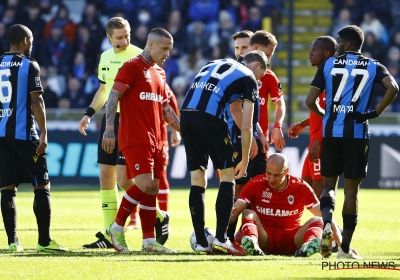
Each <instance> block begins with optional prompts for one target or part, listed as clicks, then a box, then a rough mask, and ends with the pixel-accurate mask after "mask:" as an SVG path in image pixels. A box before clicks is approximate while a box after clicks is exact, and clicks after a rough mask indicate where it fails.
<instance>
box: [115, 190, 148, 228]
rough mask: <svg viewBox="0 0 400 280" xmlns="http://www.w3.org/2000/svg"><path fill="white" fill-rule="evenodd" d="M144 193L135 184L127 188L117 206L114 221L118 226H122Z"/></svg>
mask: <svg viewBox="0 0 400 280" xmlns="http://www.w3.org/2000/svg"><path fill="white" fill-rule="evenodd" d="M145 195H146V194H145V193H144V192H142V191H141V190H140V189H139V188H138V187H137V186H136V185H133V186H132V187H131V188H130V189H129V190H127V191H126V192H125V194H124V196H123V198H122V201H121V205H120V206H119V209H118V212H117V216H116V218H115V223H116V224H118V225H120V226H124V225H125V222H126V219H127V218H128V217H129V215H130V214H131V213H132V210H133V208H135V207H136V206H137V205H138V204H139V201H140V200H141V199H142V198H143V197H144V196H145Z"/></svg>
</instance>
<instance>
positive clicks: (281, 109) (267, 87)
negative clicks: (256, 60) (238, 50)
mask: <svg viewBox="0 0 400 280" xmlns="http://www.w3.org/2000/svg"><path fill="white" fill-rule="evenodd" d="M277 45H278V41H277V40H276V38H275V36H274V35H273V34H271V33H269V32H267V31H265V30H258V31H257V32H255V33H254V34H253V35H252V36H251V38H250V48H249V49H248V51H252V50H259V51H262V52H264V53H265V55H266V56H267V58H268V61H270V60H271V57H272V56H273V55H274V52H275V48H276V46H277ZM260 81H261V88H260V89H259V95H260V118H259V123H260V126H261V129H262V130H263V132H264V135H265V137H266V138H267V139H270V138H269V120H268V96H269V97H270V98H271V100H272V102H274V104H275V123H274V126H273V129H272V132H271V140H270V142H269V144H274V145H275V148H276V149H277V150H282V149H283V148H284V147H285V145H286V143H285V138H284V137H283V133H282V123H283V119H284V118H285V112H286V105H285V100H284V98H283V92H282V86H281V83H280V82H279V80H278V78H277V77H276V75H275V73H274V72H273V71H272V70H270V69H267V72H266V73H265V75H264V76H263V77H261V79H260ZM266 157H267V158H268V150H266Z"/></svg>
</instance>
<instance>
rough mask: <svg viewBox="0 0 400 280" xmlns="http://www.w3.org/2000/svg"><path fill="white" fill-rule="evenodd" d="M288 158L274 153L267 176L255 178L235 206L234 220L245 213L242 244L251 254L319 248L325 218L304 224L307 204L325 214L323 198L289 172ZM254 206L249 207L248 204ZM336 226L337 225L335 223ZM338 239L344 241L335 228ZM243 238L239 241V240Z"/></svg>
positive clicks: (308, 252)
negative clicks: (320, 206)
mask: <svg viewBox="0 0 400 280" xmlns="http://www.w3.org/2000/svg"><path fill="white" fill-rule="evenodd" d="M288 171H289V168H288V164H287V159H286V157H285V156H284V155H282V154H272V155H271V156H270V157H269V158H268V161H267V172H266V175H259V176H257V177H255V178H253V179H252V180H251V181H250V182H249V183H247V184H246V186H245V187H244V188H243V190H242V192H241V193H240V198H239V200H238V201H236V202H235V204H234V205H233V210H232V217H231V221H232V220H234V219H236V218H237V217H238V216H239V215H240V214H241V213H242V228H241V232H240V233H241V235H242V236H243V237H242V238H241V243H242V246H243V248H244V249H245V250H246V252H247V253H248V254H250V255H263V254H264V252H266V253H269V254H279V255H293V254H295V253H296V255H298V256H307V257H308V256H311V255H313V254H315V253H316V252H317V251H318V249H319V244H320V242H321V235H322V227H323V221H322V219H321V218H320V217H313V218H311V219H309V220H308V221H307V222H305V223H304V224H303V225H301V224H300V221H301V217H302V215H303V212H304V207H306V208H307V209H308V210H309V211H310V212H311V213H312V214H313V215H315V216H321V211H320V209H319V201H318V199H317V197H316V196H315V193H314V191H313V190H312V188H311V187H310V186H309V185H308V184H307V183H306V182H304V181H303V180H301V179H299V178H297V177H295V176H292V175H290V174H289V173H288ZM248 205H250V206H251V210H250V209H246V208H247V206H248ZM335 225H336V224H335ZM334 228H335V229H334V232H335V240H337V241H338V242H339V244H340V237H339V235H336V233H337V232H339V231H338V230H337V229H336V227H334ZM238 241H239V240H238Z"/></svg>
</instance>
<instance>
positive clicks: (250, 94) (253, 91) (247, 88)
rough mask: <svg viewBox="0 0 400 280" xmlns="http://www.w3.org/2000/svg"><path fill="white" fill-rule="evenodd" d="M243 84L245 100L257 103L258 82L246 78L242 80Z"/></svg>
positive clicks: (248, 77)
mask: <svg viewBox="0 0 400 280" xmlns="http://www.w3.org/2000/svg"><path fill="white" fill-rule="evenodd" d="M240 81H241V82H242V83H243V86H242V89H243V91H242V92H243V100H244V101H245V100H247V101H250V102H251V103H255V102H256V100H257V98H258V86H257V82H256V81H255V80H254V79H253V78H251V77H250V76H246V77H245V78H244V79H241V80H240Z"/></svg>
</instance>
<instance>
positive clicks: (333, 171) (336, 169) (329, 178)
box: [320, 137, 344, 257]
mask: <svg viewBox="0 0 400 280" xmlns="http://www.w3.org/2000/svg"><path fill="white" fill-rule="evenodd" d="M343 168H344V167H343V149H342V142H341V141H340V138H326V137H325V138H324V139H323V141H322V149H321V175H322V176H323V185H324V189H323V190H322V194H321V199H320V208H321V212H322V220H323V222H324V231H323V233H322V240H321V246H320V252H321V254H322V256H323V257H329V256H330V254H331V253H332V244H331V241H332V237H333V231H332V216H333V211H334V210H335V196H336V191H337V186H338V179H339V175H340V174H342V173H343Z"/></svg>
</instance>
